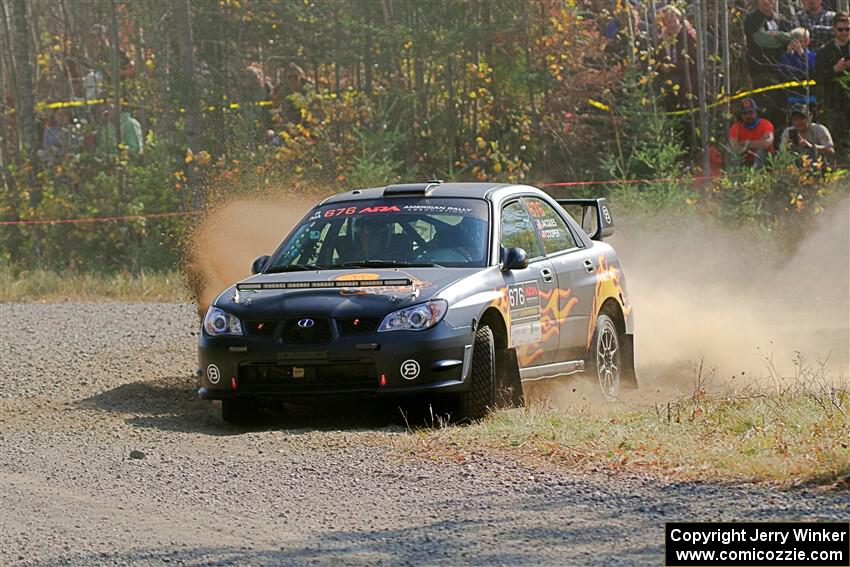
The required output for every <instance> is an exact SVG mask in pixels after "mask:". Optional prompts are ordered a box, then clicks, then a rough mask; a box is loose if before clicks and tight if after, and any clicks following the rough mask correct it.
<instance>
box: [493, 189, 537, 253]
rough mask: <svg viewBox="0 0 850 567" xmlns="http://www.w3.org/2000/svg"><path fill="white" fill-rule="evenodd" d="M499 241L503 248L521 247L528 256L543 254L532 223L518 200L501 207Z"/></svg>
mask: <svg viewBox="0 0 850 567" xmlns="http://www.w3.org/2000/svg"><path fill="white" fill-rule="evenodd" d="M501 241H502V246H504V247H505V248H514V247H519V248H522V249H523V250H525V251H526V252H527V253H528V257H529V258H537V257H539V256H542V255H543V250H542V249H541V248H540V243H539V242H538V241H537V237H536V236H535V234H534V225H533V224H531V219H530V218H528V213H526V212H525V207H523V206H522V203H520V202H519V201H516V202H515V203H511V204H510V205H508V206H507V207H505V208H504V209H502V238H501Z"/></svg>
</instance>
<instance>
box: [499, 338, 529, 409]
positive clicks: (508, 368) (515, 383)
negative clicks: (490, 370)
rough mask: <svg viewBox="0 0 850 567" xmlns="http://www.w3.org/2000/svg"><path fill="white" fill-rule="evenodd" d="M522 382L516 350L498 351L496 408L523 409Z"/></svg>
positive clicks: (504, 349)
mask: <svg viewBox="0 0 850 567" xmlns="http://www.w3.org/2000/svg"><path fill="white" fill-rule="evenodd" d="M524 404H525V400H524V398H523V395H522V380H520V376H519V363H518V362H517V357H516V349H515V348H503V349H498V350H496V406H497V407H500V408H504V407H522V406H523V405H524Z"/></svg>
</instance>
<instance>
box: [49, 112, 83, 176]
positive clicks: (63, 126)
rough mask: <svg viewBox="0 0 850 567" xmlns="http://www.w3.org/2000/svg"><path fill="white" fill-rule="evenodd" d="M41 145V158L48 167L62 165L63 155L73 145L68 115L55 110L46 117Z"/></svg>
mask: <svg viewBox="0 0 850 567" xmlns="http://www.w3.org/2000/svg"><path fill="white" fill-rule="evenodd" d="M41 145H42V151H43V153H42V157H43V159H44V160H45V162H46V163H47V165H48V166H50V167H53V166H55V165H58V164H60V163H62V161H63V160H64V159H65V154H67V153H68V152H69V151H70V150H71V147H72V146H73V145H75V141H74V139H73V132H72V130H71V127H70V125H69V120H68V113H67V112H66V111H65V110H62V109H61V108H57V109H55V110H54V111H53V112H52V113H51V114H50V115H49V116H48V118H47V120H46V121H45V124H44V134H43V136H42V138H41Z"/></svg>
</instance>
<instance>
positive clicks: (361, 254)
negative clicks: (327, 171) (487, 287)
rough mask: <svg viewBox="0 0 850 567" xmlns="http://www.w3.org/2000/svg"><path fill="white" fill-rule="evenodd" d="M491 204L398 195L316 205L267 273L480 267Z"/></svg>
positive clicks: (485, 251)
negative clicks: (349, 269) (338, 269)
mask: <svg viewBox="0 0 850 567" xmlns="http://www.w3.org/2000/svg"><path fill="white" fill-rule="evenodd" d="M487 214H488V208H487V203H486V202H485V201H482V200H478V199H424V198H409V197H395V198H391V199H374V200H364V201H352V202H341V203H334V204H332V205H324V206H321V207H317V208H316V209H314V210H313V212H312V213H311V214H310V215H308V217H307V219H306V220H305V221H304V222H302V223H301V224H300V225H299V226H298V227H297V228H296V229H295V230H294V231H293V232H292V234H291V235H290V237H289V238H288V239H287V240H286V241H285V242H284V243H283V245H282V246H281V247H280V248H279V249H278V251H277V252H276V253H275V255H274V256H273V257H272V259H271V261H270V262H269V264H268V267H267V268H266V269H265V270H264V272H265V273H273V272H285V271H295V270H313V269H332V268H347V267H352V268H353V267H375V268H378V267H412V266H444V267H481V266H485V265H486V264H487V252H488V249H487V243H488V234H489V231H488V221H487Z"/></svg>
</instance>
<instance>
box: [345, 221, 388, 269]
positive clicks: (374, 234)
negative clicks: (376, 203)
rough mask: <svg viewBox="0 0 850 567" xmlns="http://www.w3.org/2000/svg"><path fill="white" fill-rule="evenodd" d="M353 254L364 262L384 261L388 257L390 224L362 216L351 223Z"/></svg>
mask: <svg viewBox="0 0 850 567" xmlns="http://www.w3.org/2000/svg"><path fill="white" fill-rule="evenodd" d="M351 229H352V234H353V236H354V239H353V240H354V246H355V254H356V255H358V256H362V257H363V259H365V260H384V259H388V257H389V255H390V251H389V245H390V239H391V237H392V224H391V223H388V222H387V221H386V220H385V219H383V218H381V217H372V216H363V217H360V218H356V219H354V221H353V223H352V227H351Z"/></svg>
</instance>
